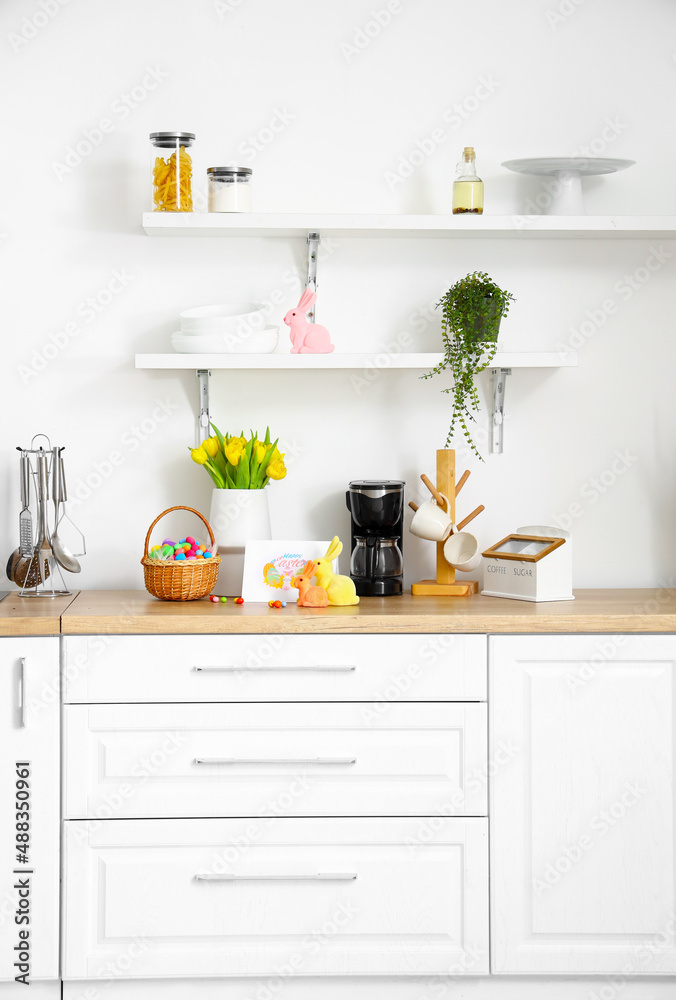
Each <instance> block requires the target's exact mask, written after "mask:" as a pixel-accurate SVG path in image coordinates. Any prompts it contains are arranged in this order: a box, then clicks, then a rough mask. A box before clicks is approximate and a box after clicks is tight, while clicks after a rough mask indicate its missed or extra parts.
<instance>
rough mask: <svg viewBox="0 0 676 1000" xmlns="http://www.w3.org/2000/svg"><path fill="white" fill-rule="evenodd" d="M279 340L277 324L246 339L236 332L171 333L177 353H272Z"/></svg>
mask: <svg viewBox="0 0 676 1000" xmlns="http://www.w3.org/2000/svg"><path fill="white" fill-rule="evenodd" d="M278 340H279V328H278V327H276V326H266V327H265V329H263V330H260V331H258V332H257V333H253V334H251V336H249V337H247V338H246V339H244V340H242V339H241V338H240V337H239V336H238V335H237V334H235V333H208V334H203V335H201V336H186V335H185V333H184V332H183V331H182V330H178V331H177V332H176V333H172V335H171V346H172V347H173V349H174V350H175V351H176V353H177V354H271V353H272V352H273V351H274V349H275V347H276V346H277V342H278Z"/></svg>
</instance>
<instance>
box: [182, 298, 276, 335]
mask: <svg viewBox="0 0 676 1000" xmlns="http://www.w3.org/2000/svg"><path fill="white" fill-rule="evenodd" d="M180 320H181V333H185V334H202V333H204V334H206V333H229V332H231V331H235V330H237V329H238V328H246V329H249V330H253V331H256V332H258V331H261V330H263V328H264V327H265V317H264V315H263V303H262V302H230V303H227V302H226V303H220V304H217V305H213V306H196V307H195V308H194V309H184V310H183V312H182V313H181V315H180Z"/></svg>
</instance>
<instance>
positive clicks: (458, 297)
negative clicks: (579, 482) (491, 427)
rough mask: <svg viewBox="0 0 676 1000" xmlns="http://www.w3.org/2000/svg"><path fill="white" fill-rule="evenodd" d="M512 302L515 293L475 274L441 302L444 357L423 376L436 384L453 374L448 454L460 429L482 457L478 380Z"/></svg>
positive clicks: (439, 304)
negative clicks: (476, 435)
mask: <svg viewBox="0 0 676 1000" xmlns="http://www.w3.org/2000/svg"><path fill="white" fill-rule="evenodd" d="M513 301H514V296H513V295H512V293H511V292H505V291H503V289H502V288H499V287H498V285H496V284H495V282H494V281H493V280H492V278H489V276H488V275H487V274H486V273H485V272H483V271H474V272H473V273H472V274H468V275H466V277H464V278H461V279H460V281H456V283H455V284H454V285H453V286H452V287H451V288H449V290H448V291H447V292H446V294H445V295H443V296H442V298H441V299H440V300H439V302H437V308H439V306H441V307H442V320H441V336H442V339H443V344H444V357H443V359H442V361H441V362H440V364H438V365H437V366H436V367H435V368H433V369H432V371H431V372H427V373H426V374H425V375H422V376H421V378H432V377H433V376H434V375H440V374H441V372H443V371H446V370H447V369H450V371H451V373H452V375H453V385H452V386H450V387H449V388H448V389H443V390H442V392H445V393H448V394H451V393H452V395H453V415H452V417H451V426H450V427H449V430H448V435H447V437H446V447H447V448H448V447H449V445H450V443H451V439H452V437H453V432H454V431H455V427H456V424H459V425H460V427H461V428H462V432H463V434H464V436H465V439H466V440H467V443H468V444H469V446H470V448H471V449H472V451H473V452H474V454H475V455H476V456H477V457H478V458H479V459H481V461H483V459H482V458H481V455H480V454H479V452H478V450H477V447H476V445H475V444H474V441H473V440H472V435H471V434H470V431H469V427H468V426H467V421H468V420H473V421H474V420H476V418H475V416H474V413H476V411H477V410H478V409H479V395H478V393H477V390H476V383H475V378H476V376H477V375H478V374H479V372H482V371H484V369H485V368H487V367H488V366H489V364H490V363H491V361H492V360H493V358H494V357H495V352H496V350H497V346H498V330H499V328H500V320H501V319H502V317H503V316H506V315H507V313H508V312H509V304H510V302H513Z"/></svg>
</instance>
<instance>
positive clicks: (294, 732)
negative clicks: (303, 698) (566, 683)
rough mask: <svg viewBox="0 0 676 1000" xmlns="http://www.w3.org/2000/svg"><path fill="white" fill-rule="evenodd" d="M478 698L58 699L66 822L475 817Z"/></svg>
mask: <svg viewBox="0 0 676 1000" xmlns="http://www.w3.org/2000/svg"><path fill="white" fill-rule="evenodd" d="M486 742H487V724H486V705H485V703H481V702H470V703H468V704H462V703H458V702H451V703H431V702H427V703H425V704H421V703H419V702H409V703H403V704H390V705H387V706H385V707H384V708H383V710H382V711H380V712H376V711H374V708H373V706H372V705H371V704H370V703H368V702H367V703H347V704H346V703H335V702H334V703H323V704H307V703H302V702H301V703H299V704H289V703H283V704H244V705H218V704H179V705H174V704H158V705H67V706H66V707H65V709H64V761H65V767H64V815H65V818H66V819H87V818H97V817H98V818H107V817H114V818H116V819H121V818H132V817H136V818H144V817H145V818H150V817H159V818H162V817H166V818H172V817H193V816H211V817H231V816H259V815H261V814H274V813H275V812H276V813H277V814H280V813H281V814H283V815H284V816H427V815H437V814H438V813H439V811H440V810H443V815H447V816H462V815H466V816H467V815H469V816H485V815H486V810H487V801H486V799H487V796H486Z"/></svg>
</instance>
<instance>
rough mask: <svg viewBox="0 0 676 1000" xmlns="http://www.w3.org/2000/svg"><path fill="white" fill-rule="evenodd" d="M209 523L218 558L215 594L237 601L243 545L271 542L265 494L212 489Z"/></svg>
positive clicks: (251, 491) (260, 491)
mask: <svg viewBox="0 0 676 1000" xmlns="http://www.w3.org/2000/svg"><path fill="white" fill-rule="evenodd" d="M209 523H210V524H211V528H212V530H213V533H214V535H215V537H216V544H217V546H218V554H219V556H220V557H221V566H220V569H219V571H218V581H217V583H216V587H215V589H214V592H215V593H216V594H218V595H219V596H223V597H239V596H240V595H241V593H242V578H243V576H244V547H245V545H246V543H247V542H253V541H258V540H261V541H265V540H266V539H267V538H272V533H271V531H270V509H269V507H268V494H267V490H265V489H263V490H219V489H215V490H214V491H213V493H212V494H211V512H210V514H209Z"/></svg>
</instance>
